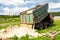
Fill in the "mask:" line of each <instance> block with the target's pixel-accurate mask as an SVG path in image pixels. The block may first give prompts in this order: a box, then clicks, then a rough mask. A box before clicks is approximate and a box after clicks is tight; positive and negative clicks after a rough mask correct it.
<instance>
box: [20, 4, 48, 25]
mask: <svg viewBox="0 0 60 40" xmlns="http://www.w3.org/2000/svg"><path fill="white" fill-rule="evenodd" d="M47 11H48V4H44V5H37V6H36V7H34V8H31V9H29V10H26V11H23V12H21V13H20V23H21V24H23V25H34V26H35V24H37V23H40V22H41V21H42V20H44V19H45V18H46V17H47V16H48V12H47Z"/></svg>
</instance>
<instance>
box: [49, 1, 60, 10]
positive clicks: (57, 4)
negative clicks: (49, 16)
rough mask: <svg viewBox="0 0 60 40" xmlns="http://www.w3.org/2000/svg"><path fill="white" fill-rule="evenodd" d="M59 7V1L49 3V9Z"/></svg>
mask: <svg viewBox="0 0 60 40" xmlns="http://www.w3.org/2000/svg"><path fill="white" fill-rule="evenodd" d="M54 8H60V3H53V2H51V3H49V9H54Z"/></svg>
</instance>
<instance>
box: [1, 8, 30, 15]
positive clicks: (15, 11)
mask: <svg viewBox="0 0 60 40" xmlns="http://www.w3.org/2000/svg"><path fill="white" fill-rule="evenodd" d="M27 9H29V8H28V7H20V8H19V7H15V8H12V9H10V8H9V7H5V8H4V9H3V11H4V12H0V15H19V13H20V12H22V11H25V10H27Z"/></svg>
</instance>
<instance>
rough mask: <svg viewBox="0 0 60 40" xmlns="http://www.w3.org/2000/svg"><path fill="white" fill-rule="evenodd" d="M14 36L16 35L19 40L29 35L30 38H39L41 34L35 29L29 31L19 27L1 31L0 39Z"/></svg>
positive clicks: (26, 28)
mask: <svg viewBox="0 0 60 40" xmlns="http://www.w3.org/2000/svg"><path fill="white" fill-rule="evenodd" d="M14 35H16V36H17V37H18V38H20V37H22V36H25V35H29V36H30V37H37V36H39V33H37V32H36V30H34V29H31V28H30V29H29V28H28V27H18V26H17V25H16V26H14V27H13V26H11V27H8V28H7V29H2V30H0V38H10V37H13V36H14Z"/></svg>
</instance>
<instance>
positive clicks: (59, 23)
mask: <svg viewBox="0 0 60 40" xmlns="http://www.w3.org/2000/svg"><path fill="white" fill-rule="evenodd" d="M1 23H3V24H4V23H8V25H7V24H6V25H3V26H0V29H3V28H7V27H8V26H9V25H11V24H12V23H13V24H12V25H19V26H20V20H19V18H14V19H11V20H8V21H4V22H2V21H0V24H1ZM36 31H37V32H38V33H46V32H50V31H52V32H53V31H60V20H55V21H54V26H53V27H48V28H46V29H44V30H36ZM10 39H11V40H17V39H18V38H17V37H16V36H14V37H12V38H10ZM20 40H50V38H49V36H48V35H47V36H42V37H36V38H31V39H29V36H28V35H26V36H23V37H21V38H20ZM54 40H60V35H56V36H55V38H54Z"/></svg>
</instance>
